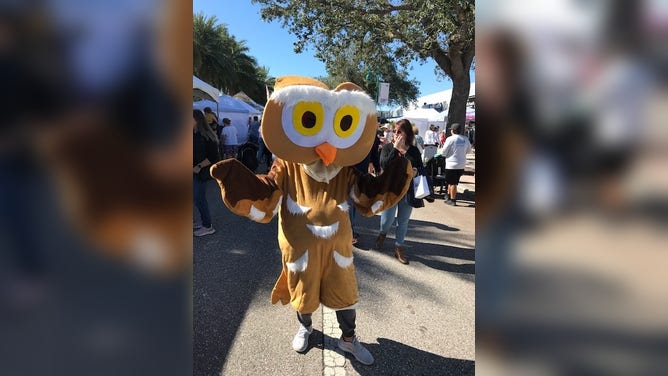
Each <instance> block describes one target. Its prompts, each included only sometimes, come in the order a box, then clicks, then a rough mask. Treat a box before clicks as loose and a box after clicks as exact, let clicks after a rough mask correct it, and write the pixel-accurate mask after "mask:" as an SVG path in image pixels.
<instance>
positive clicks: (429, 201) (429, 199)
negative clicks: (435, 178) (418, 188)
mask: <svg viewBox="0 0 668 376" xmlns="http://www.w3.org/2000/svg"><path fill="white" fill-rule="evenodd" d="M424 199H425V200H427V202H428V203H430V204H431V203H432V202H434V196H432V195H429V196H427V197H425V198H424Z"/></svg>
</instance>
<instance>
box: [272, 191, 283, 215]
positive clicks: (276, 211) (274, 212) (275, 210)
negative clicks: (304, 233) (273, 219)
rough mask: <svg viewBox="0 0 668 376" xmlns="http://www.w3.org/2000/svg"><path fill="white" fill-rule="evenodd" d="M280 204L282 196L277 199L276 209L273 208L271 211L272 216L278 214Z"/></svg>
mask: <svg viewBox="0 0 668 376" xmlns="http://www.w3.org/2000/svg"><path fill="white" fill-rule="evenodd" d="M282 203H283V196H281V197H279V198H278V204H276V207H275V208H274V211H273V214H272V215H274V216H275V215H276V214H278V210H279V209H280V208H281V204H282Z"/></svg>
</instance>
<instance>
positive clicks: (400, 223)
mask: <svg viewBox="0 0 668 376" xmlns="http://www.w3.org/2000/svg"><path fill="white" fill-rule="evenodd" d="M414 140H415V134H414V133H413V126H412V124H411V123H410V122H409V121H408V120H406V119H401V120H399V121H397V122H396V124H395V125H394V137H393V141H392V142H391V143H388V144H386V145H384V146H383V148H382V149H381V151H380V167H381V168H385V167H386V166H387V165H388V164H389V163H390V162H391V161H392V160H394V159H396V158H406V159H408V160H409V161H410V162H411V165H412V166H413V176H414V177H415V176H417V174H418V171H423V168H424V166H423V165H422V156H421V155H420V151H419V150H418V148H417V147H416V146H414V145H413V141H414ZM410 194H412V193H411V190H410V189H409V190H408V193H406V195H405V196H404V198H403V199H402V200H399V202H398V203H397V204H396V205H394V206H393V207H391V208H388V209H386V210H384V211H383V212H382V213H381V214H380V234H378V238H376V244H375V246H374V249H376V250H380V249H381V248H382V247H383V243H384V242H385V237H386V236H387V233H388V232H389V230H390V227H391V226H392V223H393V222H394V219H395V216H396V219H397V230H396V239H395V241H394V256H395V257H396V258H397V260H399V262H401V263H402V264H408V259H406V257H405V256H404V253H403V247H404V239H405V237H406V232H407V231H408V220H409V219H410V217H411V212H412V211H413V207H412V206H411V205H410V204H409V202H408V200H407V198H406V196H407V195H410Z"/></svg>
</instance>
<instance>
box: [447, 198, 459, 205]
mask: <svg viewBox="0 0 668 376" xmlns="http://www.w3.org/2000/svg"><path fill="white" fill-rule="evenodd" d="M445 203H446V204H448V205H451V206H457V200H453V199H451V198H450V197H448V198H447V199H445Z"/></svg>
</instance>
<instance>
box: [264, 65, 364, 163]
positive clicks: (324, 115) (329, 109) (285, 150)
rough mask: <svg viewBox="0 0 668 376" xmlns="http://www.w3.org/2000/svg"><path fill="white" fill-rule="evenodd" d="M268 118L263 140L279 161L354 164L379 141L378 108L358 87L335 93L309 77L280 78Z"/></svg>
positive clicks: (267, 109)
mask: <svg viewBox="0 0 668 376" xmlns="http://www.w3.org/2000/svg"><path fill="white" fill-rule="evenodd" d="M274 90H275V91H274V93H273V94H272V95H271V97H270V98H269V101H268V102H267V105H266V106H265V108H264V114H263V116H262V138H263V139H264V142H265V144H266V145H267V147H268V148H269V150H271V152H272V153H274V154H276V156H277V157H279V158H281V159H283V160H286V161H290V162H295V163H304V164H310V163H313V162H317V161H318V160H322V162H323V163H324V164H325V165H326V166H329V165H330V164H334V165H336V166H352V165H355V164H357V163H359V162H360V161H361V160H363V159H364V157H366V155H367V154H368V153H369V150H370V149H371V146H372V145H373V138H374V137H376V126H377V120H376V105H375V103H374V101H373V100H372V99H371V98H370V97H369V96H368V95H367V94H366V93H364V91H363V90H362V89H361V88H360V87H359V86H357V85H355V84H353V83H351V82H345V83H342V84H340V85H339V86H337V87H336V89H334V90H330V89H329V88H328V87H327V85H325V84H324V83H322V82H320V81H318V80H314V79H312V78H307V77H298V76H285V77H279V78H277V79H276V84H275V86H274Z"/></svg>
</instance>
